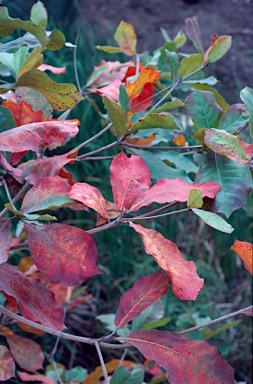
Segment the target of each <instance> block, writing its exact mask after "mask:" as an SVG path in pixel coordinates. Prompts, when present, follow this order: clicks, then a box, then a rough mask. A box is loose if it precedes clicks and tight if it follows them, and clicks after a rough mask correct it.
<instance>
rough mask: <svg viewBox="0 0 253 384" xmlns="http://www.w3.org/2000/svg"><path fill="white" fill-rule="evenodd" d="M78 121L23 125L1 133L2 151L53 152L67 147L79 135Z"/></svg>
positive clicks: (55, 121) (54, 121) (0, 144)
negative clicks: (46, 149)
mask: <svg viewBox="0 0 253 384" xmlns="http://www.w3.org/2000/svg"><path fill="white" fill-rule="evenodd" d="M78 125H79V121H78V120H69V121H63V120H58V121H57V120H52V121H44V122H40V123H38V122H37V123H31V124H26V125H21V126H20V127H17V128H13V129H9V130H8V131H4V132H1V133H0V150H1V151H7V152H22V151H28V150H30V151H35V152H37V151H38V150H40V149H41V148H45V147H47V148H48V149H50V150H52V149H55V148H57V147H60V146H62V145H65V144H66V143H67V142H68V141H69V140H70V139H72V138H73V137H75V136H76V135H77V133H78V128H77V127H78Z"/></svg>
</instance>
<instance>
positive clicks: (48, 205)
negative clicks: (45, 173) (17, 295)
mask: <svg viewBox="0 0 253 384" xmlns="http://www.w3.org/2000/svg"><path fill="white" fill-rule="evenodd" d="M76 203H77V201H76V200H73V199H70V198H69V197H68V196H67V195H64V194H58V195H54V196H50V197H48V198H46V199H45V200H42V201H40V202H39V203H38V204H36V205H33V206H32V207H30V208H29V209H28V210H26V211H24V213H33V212H39V211H44V210H46V209H51V210H54V209H59V208H62V207H69V206H70V205H72V204H76Z"/></svg>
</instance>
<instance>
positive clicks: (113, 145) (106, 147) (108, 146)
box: [75, 141, 118, 161]
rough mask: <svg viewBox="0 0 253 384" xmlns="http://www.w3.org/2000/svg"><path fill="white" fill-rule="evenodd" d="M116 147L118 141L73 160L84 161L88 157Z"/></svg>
mask: <svg viewBox="0 0 253 384" xmlns="http://www.w3.org/2000/svg"><path fill="white" fill-rule="evenodd" d="M117 145H118V141H114V142H113V143H110V144H108V145H105V146H104V147H101V148H98V149H95V150H94V151H91V152H88V153H85V154H84V155H81V156H77V157H76V158H75V161H81V160H85V159H86V157H88V156H92V155H96V154H97V153H100V152H103V151H106V150H107V149H111V148H114V147H116V146H117Z"/></svg>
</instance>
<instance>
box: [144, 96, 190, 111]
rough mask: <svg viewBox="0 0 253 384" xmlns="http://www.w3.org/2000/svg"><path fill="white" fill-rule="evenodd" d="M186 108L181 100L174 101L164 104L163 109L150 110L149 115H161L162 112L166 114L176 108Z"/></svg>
mask: <svg viewBox="0 0 253 384" xmlns="http://www.w3.org/2000/svg"><path fill="white" fill-rule="evenodd" d="M183 106H184V103H183V102H182V101H181V100H179V99H174V100H172V101H168V102H167V103H164V104H163V106H162V107H160V108H156V109H150V111H149V113H160V112H166V111H170V110H171V109H174V108H181V107H183Z"/></svg>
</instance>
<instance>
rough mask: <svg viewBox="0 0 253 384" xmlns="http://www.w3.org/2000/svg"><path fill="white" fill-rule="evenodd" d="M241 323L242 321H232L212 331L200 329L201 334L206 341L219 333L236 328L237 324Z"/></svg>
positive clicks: (206, 328)
mask: <svg viewBox="0 0 253 384" xmlns="http://www.w3.org/2000/svg"><path fill="white" fill-rule="evenodd" d="M241 321H242V320H234V321H232V322H230V323H227V324H223V325H222V326H220V327H219V328H217V329H215V330H213V329H211V328H208V327H205V328H203V329H202V331H201V332H202V334H203V335H204V337H205V339H206V340H208V339H210V338H211V337H214V336H217V335H219V334H220V333H222V332H225V331H226V330H227V329H231V328H234V327H236V326H237V325H238V324H240V323H241Z"/></svg>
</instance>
